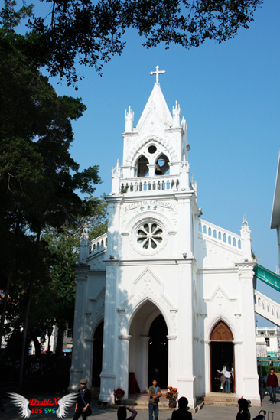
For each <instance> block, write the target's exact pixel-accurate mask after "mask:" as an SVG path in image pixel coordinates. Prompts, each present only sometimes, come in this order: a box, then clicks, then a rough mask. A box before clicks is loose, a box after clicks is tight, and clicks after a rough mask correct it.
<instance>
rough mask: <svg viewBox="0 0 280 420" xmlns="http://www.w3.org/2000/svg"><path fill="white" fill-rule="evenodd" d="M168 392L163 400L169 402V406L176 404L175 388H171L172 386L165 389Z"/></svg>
mask: <svg viewBox="0 0 280 420" xmlns="http://www.w3.org/2000/svg"><path fill="white" fill-rule="evenodd" d="M167 389H168V391H167V393H166V394H165V398H167V399H168V400H169V404H175V405H176V403H177V388H173V387H172V386H168V387H167Z"/></svg>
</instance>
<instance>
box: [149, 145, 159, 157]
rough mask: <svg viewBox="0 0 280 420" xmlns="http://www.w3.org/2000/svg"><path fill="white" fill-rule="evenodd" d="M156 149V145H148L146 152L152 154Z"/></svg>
mask: <svg viewBox="0 0 280 420" xmlns="http://www.w3.org/2000/svg"><path fill="white" fill-rule="evenodd" d="M156 151H157V148H156V146H154V145H152V146H150V147H148V152H149V153H150V154H151V155H153V154H154V153H155V152H156Z"/></svg>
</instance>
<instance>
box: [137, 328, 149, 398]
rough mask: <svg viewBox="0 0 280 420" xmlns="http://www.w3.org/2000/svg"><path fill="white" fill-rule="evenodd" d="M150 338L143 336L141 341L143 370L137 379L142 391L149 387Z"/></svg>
mask: <svg viewBox="0 0 280 420" xmlns="http://www.w3.org/2000/svg"><path fill="white" fill-rule="evenodd" d="M149 338H150V337H149V336H146V335H141V336H140V340H141V350H140V351H141V355H142V358H141V363H142V366H141V369H140V375H139V378H136V379H137V381H138V385H139V388H140V391H146V390H147V388H148V387H149V384H148V341H149Z"/></svg>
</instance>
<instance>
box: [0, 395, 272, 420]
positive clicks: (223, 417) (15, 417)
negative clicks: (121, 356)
mask: <svg viewBox="0 0 280 420" xmlns="http://www.w3.org/2000/svg"><path fill="white" fill-rule="evenodd" d="M37 398H38V399H41V397H38V396H37ZM277 401H278V402H277V404H273V405H271V404H270V402H269V397H268V396H266V397H265V398H264V400H263V405H262V407H251V408H250V413H251V419H253V418H254V417H256V415H257V414H258V413H259V411H260V410H265V411H266V412H267V415H266V420H268V412H269V411H270V412H274V420H279V419H280V394H279V392H277ZM4 406H5V409H6V412H5V413H0V419H1V420H19V419H20V418H21V417H20V414H19V409H18V408H17V407H15V406H14V404H13V403H12V402H10V401H9V400H7V399H5V400H4ZM91 408H92V415H91V416H90V417H87V418H88V419H89V420H93V419H94V417H97V416H98V420H117V411H116V410H113V409H107V410H104V409H102V410H99V409H98V406H97V401H96V400H93V401H92V404H91ZM237 411H238V408H237V407H221V406H209V405H206V406H203V408H202V409H201V410H199V411H198V412H197V413H195V414H193V415H192V416H193V419H194V420H235V418H236V414H237ZM67 413H68V415H67V418H65V420H72V418H73V414H74V404H73V406H72V407H71V408H70V409H69V410H68V411H67ZM171 414H172V413H171V412H164V411H160V412H159V420H169V419H170V418H171ZM30 419H31V420H32V419H34V420H35V419H36V420H37V419H38V420H47V419H53V420H54V419H57V416H56V413H54V414H48V415H45V414H31V416H30ZM80 419H82V417H80ZM136 420H148V411H147V410H139V411H138V415H137V417H136ZM270 420H272V418H271V415H270Z"/></svg>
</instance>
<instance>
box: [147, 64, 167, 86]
mask: <svg viewBox="0 0 280 420" xmlns="http://www.w3.org/2000/svg"><path fill="white" fill-rule="evenodd" d="M164 73H165V70H159V66H156V71H151V73H150V75H151V76H152V75H153V74H155V75H156V83H158V75H159V74H164Z"/></svg>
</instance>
